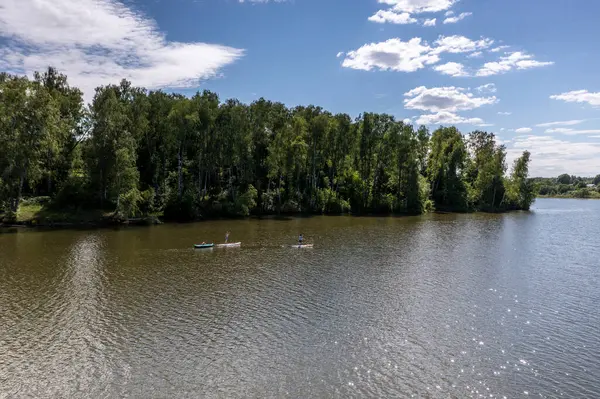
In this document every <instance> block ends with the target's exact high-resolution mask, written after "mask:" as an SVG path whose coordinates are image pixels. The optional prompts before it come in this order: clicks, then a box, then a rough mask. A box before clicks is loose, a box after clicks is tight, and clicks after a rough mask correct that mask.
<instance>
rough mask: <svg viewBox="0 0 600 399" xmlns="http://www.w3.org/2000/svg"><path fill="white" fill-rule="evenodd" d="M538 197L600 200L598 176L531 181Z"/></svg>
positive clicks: (567, 176)
mask: <svg viewBox="0 0 600 399" xmlns="http://www.w3.org/2000/svg"><path fill="white" fill-rule="evenodd" d="M531 180H532V182H533V184H534V185H535V186H536V191H537V192H538V193H539V196H540V197H548V198H595V199H600V175H597V176H596V177H579V176H571V175H568V174H562V175H560V176H558V177H556V178H541V177H536V178H533V179H531Z"/></svg>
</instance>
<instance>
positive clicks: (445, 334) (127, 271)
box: [0, 199, 600, 398]
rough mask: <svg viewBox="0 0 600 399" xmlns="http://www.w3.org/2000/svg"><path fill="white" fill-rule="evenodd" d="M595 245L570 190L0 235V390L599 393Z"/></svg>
mask: <svg viewBox="0 0 600 399" xmlns="http://www.w3.org/2000/svg"><path fill="white" fill-rule="evenodd" d="M227 230H230V231H231V240H232V241H242V247H241V248H228V249H218V248H214V249H209V250H194V249H192V244H194V243H197V242H201V241H212V240H215V241H216V242H219V241H221V240H223V236H224V232H225V231H227ZM300 232H301V233H304V236H305V241H306V242H307V243H314V248H312V249H298V248H290V247H289V245H290V244H293V243H294V242H295V240H296V237H297V234H298V233H300ZM284 245H286V246H287V247H283V246H284ZM599 255H600V201H584V200H553V199H542V200H538V201H537V202H536V204H535V207H534V209H533V210H532V212H530V213H525V212H519V213H511V214H505V215H486V214H474V215H428V216H423V217H410V218H408V217H406V218H359V217H313V218H305V219H302V218H296V219H290V220H262V221H258V220H243V221H216V222H205V223H196V224H187V225H163V226H156V227H149V228H127V229H121V230H87V231H67V230H60V231H45V232H41V231H25V232H19V233H14V234H3V235H0V398H20V397H36V398H67V397H68V398H105V397H106V398H108V397H110V398H115V397H131V398H282V397H290V398H325V397H326V398H348V397H379V398H392V397H418V398H467V397H486V398H502V397H507V398H514V397H526V396H529V397H544V398H555V397H565V398H599V397H600V307H599V304H600V257H599Z"/></svg>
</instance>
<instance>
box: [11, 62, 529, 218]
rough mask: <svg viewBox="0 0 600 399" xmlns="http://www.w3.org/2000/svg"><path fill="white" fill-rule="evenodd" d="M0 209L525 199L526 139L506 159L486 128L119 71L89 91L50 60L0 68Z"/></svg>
mask: <svg viewBox="0 0 600 399" xmlns="http://www.w3.org/2000/svg"><path fill="white" fill-rule="evenodd" d="M0 151H1V152H0V213H2V215H3V216H2V217H3V218H4V219H5V220H17V219H18V216H19V212H20V209H21V207H22V206H23V205H24V204H29V203H32V202H36V201H37V202H38V203H40V204H43V206H44V207H46V208H48V209H61V210H67V211H69V212H77V211H79V210H82V209H101V210H104V211H106V212H108V213H110V214H111V215H112V216H113V217H114V218H118V219H121V220H127V219H128V218H132V217H140V216H145V215H160V216H161V218H164V219H165V220H179V221H185V220H197V219H202V218H212V217H239V216H248V215H268V214H296V213H308V214H313V213H317V214H340V213H352V214H411V215H414V214H422V213H425V212H429V211H433V210H437V211H452V212H468V211H489V212H500V211H509V210H527V209H529V207H530V205H531V203H532V202H533V200H534V199H535V196H536V193H535V187H534V184H533V183H532V182H531V180H530V179H528V168H529V163H530V154H529V152H524V153H523V154H522V156H521V157H519V158H518V159H516V160H515V161H514V165H512V168H511V170H510V171H509V170H508V168H507V164H506V149H505V147H504V146H502V145H498V144H497V142H496V140H495V136H494V134H492V133H487V132H483V131H474V132H471V133H469V134H468V135H463V134H462V133H461V132H460V131H459V130H458V129H456V128H455V127H440V128H438V129H436V130H435V131H433V132H430V131H429V130H428V129H427V128H426V127H424V126H421V127H420V128H418V129H415V128H414V127H413V126H412V125H410V124H405V123H403V122H402V121H399V120H396V119H395V118H394V117H393V116H390V115H386V114H376V113H368V112H365V113H363V114H361V115H359V116H358V117H357V118H355V119H353V118H352V117H350V116H349V115H347V114H332V113H330V112H327V111H326V110H324V109H322V108H320V107H318V106H313V105H309V106H298V107H295V108H288V107H286V106H285V105H284V104H282V103H279V102H271V101H268V100H266V99H263V98H261V99H259V100H257V101H255V102H253V103H252V104H249V105H247V104H243V103H241V102H239V101H238V100H235V99H229V100H226V101H221V100H220V99H219V97H218V95H217V94H215V93H213V92H210V91H206V90H205V91H203V92H198V93H196V94H195V95H193V96H191V97H186V96H183V95H180V94H174V93H167V92H165V91H160V90H159V91H147V90H145V89H143V88H139V87H135V86H133V85H132V84H131V83H130V82H128V81H126V80H123V81H121V82H120V83H119V84H115V85H107V86H101V87H98V88H97V89H96V91H95V94H94V97H93V100H92V102H91V104H89V105H86V104H84V101H83V94H82V91H81V90H79V89H78V88H76V87H72V86H70V85H69V83H68V80H67V77H66V76H64V75H63V74H61V73H60V72H59V71H57V70H56V69H54V68H49V69H48V70H47V71H45V72H43V73H35V75H34V76H33V78H32V79H29V78H27V77H24V76H14V75H9V74H6V73H2V74H0Z"/></svg>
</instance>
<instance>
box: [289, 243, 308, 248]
mask: <svg viewBox="0 0 600 399" xmlns="http://www.w3.org/2000/svg"><path fill="white" fill-rule="evenodd" d="M312 247H313V244H296V245H292V248H312Z"/></svg>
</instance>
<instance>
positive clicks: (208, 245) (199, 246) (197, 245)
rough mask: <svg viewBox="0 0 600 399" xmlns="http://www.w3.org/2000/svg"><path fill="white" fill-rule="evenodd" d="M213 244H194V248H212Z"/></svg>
mask: <svg viewBox="0 0 600 399" xmlns="http://www.w3.org/2000/svg"><path fill="white" fill-rule="evenodd" d="M214 246H215V244H194V248H196V249H202V248H212V247H214Z"/></svg>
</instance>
